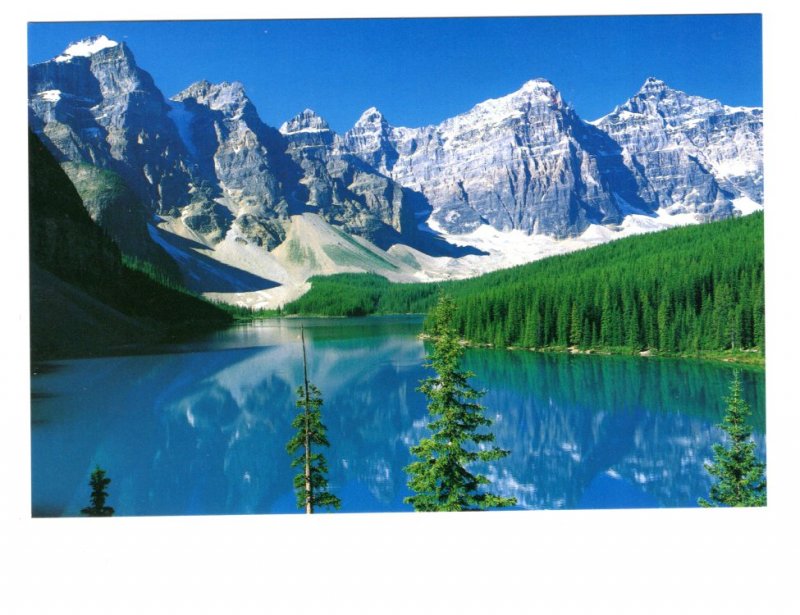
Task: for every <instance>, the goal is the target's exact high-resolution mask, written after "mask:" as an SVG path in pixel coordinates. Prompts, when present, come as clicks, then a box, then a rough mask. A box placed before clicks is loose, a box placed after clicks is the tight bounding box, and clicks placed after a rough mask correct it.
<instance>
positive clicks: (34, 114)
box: [28, 36, 190, 212]
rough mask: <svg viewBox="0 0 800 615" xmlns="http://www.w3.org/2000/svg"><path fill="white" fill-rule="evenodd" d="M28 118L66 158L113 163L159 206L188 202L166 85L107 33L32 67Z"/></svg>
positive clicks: (149, 201) (185, 172) (106, 165)
mask: <svg viewBox="0 0 800 615" xmlns="http://www.w3.org/2000/svg"><path fill="white" fill-rule="evenodd" d="M28 88H29V92H28V99H29V109H30V120H31V126H32V128H33V129H34V131H35V132H36V133H37V134H39V135H40V136H41V137H42V138H43V140H44V141H45V143H46V144H47V145H48V146H49V148H50V149H51V151H52V152H53V153H55V154H56V155H57V157H58V158H59V159H60V160H61V161H64V160H69V161H72V162H87V163H89V164H93V165H95V166H98V167H100V168H107V169H111V170H113V171H115V172H116V173H118V174H119V175H120V176H121V177H123V178H124V180H125V181H126V182H127V183H128V184H129V186H130V187H131V188H132V189H133V190H134V192H135V193H136V194H137V195H138V196H139V198H140V199H142V201H143V202H144V203H146V204H148V205H150V206H152V207H153V209H154V210H156V211H162V212H163V211H168V210H170V209H173V208H176V207H181V206H182V205H185V204H186V203H187V195H188V189H189V185H190V176H189V172H188V169H187V168H186V166H185V163H184V154H185V152H184V151H183V148H182V146H181V141H180V139H179V138H178V134H177V130H176V128H175V124H174V123H173V122H172V121H171V120H170V119H169V117H168V115H167V113H168V111H169V107H168V106H167V104H166V102H165V100H164V97H163V96H162V95H161V92H160V91H159V90H158V88H157V87H156V86H155V84H154V83H153V79H152V78H151V77H150V75H149V74H148V73H146V72H145V71H143V70H141V69H140V68H139V67H137V66H136V63H135V61H134V59H133V54H132V53H131V51H130V49H128V47H127V46H126V45H125V44H124V43H116V42H114V41H110V40H109V39H107V38H106V37H104V36H100V37H95V38H93V39H87V40H86V41H81V42H80V43H75V44H73V45H71V46H70V47H68V48H67V49H66V50H65V51H64V53H63V54H62V55H60V56H58V57H57V58H54V59H53V60H50V61H48V62H43V63H41V64H35V65H33V66H31V67H29V70H28Z"/></svg>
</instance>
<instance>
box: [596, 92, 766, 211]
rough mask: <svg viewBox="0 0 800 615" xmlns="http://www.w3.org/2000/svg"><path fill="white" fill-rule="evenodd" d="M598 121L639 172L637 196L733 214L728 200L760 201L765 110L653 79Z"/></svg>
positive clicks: (677, 207)
mask: <svg viewBox="0 0 800 615" xmlns="http://www.w3.org/2000/svg"><path fill="white" fill-rule="evenodd" d="M594 124H595V125H596V126H597V127H598V128H600V129H601V130H603V131H604V132H606V133H607V134H608V135H609V136H610V137H611V138H612V139H613V140H614V141H615V142H616V143H618V144H619V146H620V147H621V148H622V150H623V153H624V160H625V164H626V166H628V167H629V168H630V169H631V170H632V172H635V171H638V172H640V173H641V174H642V175H643V176H644V178H645V180H646V181H645V182H643V183H642V185H641V187H640V191H639V196H640V197H641V198H642V199H644V200H646V201H649V202H655V203H657V205H658V206H659V207H663V208H670V207H672V208H674V209H675V211H676V212H678V211H686V212H696V213H699V214H704V215H706V216H708V217H709V218H719V217H725V216H728V215H730V214H731V213H732V203H731V200H732V199H735V198H739V197H747V198H749V199H750V200H752V201H754V202H755V203H759V204H761V203H763V165H762V151H763V140H762V110H761V109H759V108H748V107H728V106H726V105H723V104H722V103H720V102H719V101H716V100H709V99H707V98H702V97H700V96H690V95H688V94H686V93H684V92H681V91H679V90H675V89H672V88H670V87H669V86H667V85H666V84H665V83H664V82H663V81H659V80H657V79H653V78H650V79H648V80H647V81H646V82H645V84H644V85H643V86H642V88H641V90H639V92H638V93H637V94H636V95H635V96H634V97H633V98H631V99H630V100H628V101H627V102H625V103H624V104H623V105H620V106H619V107H617V108H616V109H615V110H614V111H613V112H612V113H610V114H608V115H606V116H604V117H602V118H600V119H599V120H597V121H596V122H594Z"/></svg>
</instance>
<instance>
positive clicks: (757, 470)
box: [698, 371, 767, 507]
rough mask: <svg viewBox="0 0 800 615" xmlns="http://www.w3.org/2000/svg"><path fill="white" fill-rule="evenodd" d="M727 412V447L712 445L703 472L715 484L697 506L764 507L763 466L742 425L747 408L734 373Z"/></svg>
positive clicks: (723, 421) (765, 480)
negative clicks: (708, 461)
mask: <svg viewBox="0 0 800 615" xmlns="http://www.w3.org/2000/svg"><path fill="white" fill-rule="evenodd" d="M725 401H726V402H727V403H728V408H727V410H726V412H725V418H724V419H723V420H722V424H721V425H720V429H722V430H723V431H724V432H725V433H726V434H727V436H728V438H729V439H730V445H729V446H723V445H722V444H715V445H714V463H712V464H711V465H706V469H707V470H708V473H709V474H711V476H713V477H715V478H716V479H718V480H717V482H716V483H715V484H714V485H712V486H711V492H710V494H709V498H710V501H709V500H705V499H703V498H700V499H699V500H698V503H699V504H700V506H704V507H713V506H765V505H766V504H767V479H766V478H765V477H764V470H765V468H766V466H765V464H764V463H762V462H760V461H759V460H758V459H757V458H756V452H755V449H756V445H755V442H753V441H752V440H751V438H750V428H749V427H748V426H747V424H746V422H745V421H746V419H747V416H748V415H749V414H750V408H749V407H748V405H747V403H746V402H745V401H744V400H743V399H742V380H741V375H740V374H739V372H738V371H737V372H735V374H734V377H733V382H732V383H731V391H730V395H729V396H728V397H727V398H726V399H725Z"/></svg>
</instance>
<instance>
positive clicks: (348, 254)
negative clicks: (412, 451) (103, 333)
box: [28, 36, 763, 307]
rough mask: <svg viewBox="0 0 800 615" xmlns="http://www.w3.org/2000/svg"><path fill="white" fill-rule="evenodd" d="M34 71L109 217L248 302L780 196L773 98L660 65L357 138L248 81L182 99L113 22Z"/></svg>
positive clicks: (210, 290) (508, 260) (205, 289)
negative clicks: (598, 95) (682, 77)
mask: <svg viewBox="0 0 800 615" xmlns="http://www.w3.org/2000/svg"><path fill="white" fill-rule="evenodd" d="M28 74H29V91H28V101H29V122H30V126H31V128H32V130H33V132H34V133H36V134H37V136H39V138H40V139H41V140H42V142H43V143H44V144H45V146H46V147H47V148H48V149H49V150H50V152H51V153H52V154H53V155H54V156H55V157H56V159H57V160H58V161H59V162H60V163H61V165H62V168H63V169H64V170H65V172H66V173H67V175H68V176H69V177H70V179H71V180H72V182H73V183H74V184H75V186H76V188H77V190H78V192H79V193H80V196H81V198H82V199H83V202H84V205H85V206H86V208H87V210H88V211H89V213H90V215H91V217H92V219H94V220H95V222H96V223H97V224H99V225H100V226H101V227H102V228H103V229H104V230H105V231H106V232H107V233H108V235H110V236H111V237H112V238H113V239H114V240H115V241H116V243H117V244H118V245H119V246H120V249H121V250H122V251H123V252H124V253H126V254H128V255H130V256H133V257H136V258H138V259H141V260H143V261H147V262H151V263H153V264H155V265H157V266H159V267H162V268H166V269H169V268H173V269H176V270H179V272H180V273H179V275H181V276H182V278H183V283H184V284H185V285H186V286H187V287H189V288H190V289H192V290H194V291H196V292H200V293H203V294H204V295H206V296H208V297H210V298H213V299H217V300H222V301H227V302H231V303H239V304H244V305H250V306H257V307H277V306H279V305H282V304H283V303H285V302H286V301H288V300H290V299H292V298H294V297H296V296H298V295H299V294H302V293H303V292H304V291H305V290H306V289H307V288H308V283H307V279H308V278H309V277H310V276H312V275H317V274H328V273H336V272H343V271H374V272H376V273H380V274H381V275H384V276H386V277H388V278H389V279H391V280H394V281H430V280H439V279H446V278H453V277H468V276H472V275H476V274H479V273H482V272H485V271H489V270H493V269H498V268H501V267H507V266H510V265H514V264H519V263H522V262H526V261H530V260H535V259H537V258H541V257H542V256H547V255H549V254H554V253H561V252H567V251H570V250H574V249H577V248H581V247H585V246H588V245H593V244H596V243H601V242H604V241H608V240H611V239H614V238H616V237H621V236H625V235H628V234H633V233H638V232H644V231H650V230H658V229H660V228H666V227H669V226H674V225H678V224H687V223H696V222H704V221H709V220H715V219H720V218H726V217H730V216H733V215H739V214H742V213H749V212H751V211H754V210H756V209H761V208H762V207H763V162H762V158H763V153H762V152H763V141H762V122H763V120H762V110H761V109H760V108H751V107H731V106H726V105H724V104H722V103H720V102H719V101H716V100H710V99H706V98H702V97H699V96H692V95H689V94H686V93H684V92H681V91H679V90H676V89H673V88H670V87H669V86H667V85H666V84H665V83H664V82H662V81H659V80H657V79H654V78H648V79H647V80H646V81H645V83H644V85H643V86H642V88H641V89H640V90H639V91H638V92H637V93H636V94H634V95H633V96H632V97H631V98H630V99H629V100H627V101H625V102H623V103H622V104H620V105H618V106H617V107H616V108H615V109H614V110H613V111H612V112H611V113H609V114H608V115H606V116H604V117H602V118H599V119H597V120H594V121H591V122H587V121H584V120H583V119H581V118H580V117H579V116H578V114H577V113H576V112H575V110H574V109H572V107H571V106H570V105H569V104H567V103H566V102H565V101H564V100H563V98H562V96H561V94H560V93H559V91H558V90H557V89H556V87H555V86H554V85H553V84H552V83H550V82H549V81H547V80H544V79H534V80H531V81H528V82H527V83H525V84H523V85H522V87H521V88H520V89H519V90H517V91H516V92H513V93H511V94H509V95H507V96H503V97H501V98H497V99H491V100H487V101H484V102H481V103H479V104H477V105H476V106H475V107H473V108H472V109H471V110H469V111H467V112H465V113H463V114H461V115H458V116H456V117H453V118H450V119H447V120H445V121H443V122H442V123H440V124H438V125H432V126H425V127H420V128H406V127H399V126H394V125H392V124H391V123H390V122H389V120H388V119H387V118H385V117H384V116H383V114H382V113H381V112H380V111H379V110H378V109H376V108H370V109H367V110H366V111H365V112H364V113H363V114H362V116H361V117H360V118H359V120H358V121H357V122H356V124H355V125H354V126H353V127H352V128H351V129H350V130H348V131H347V132H345V133H344V134H341V135H340V134H336V133H335V132H334V131H333V130H331V128H330V126H329V125H328V124H327V122H326V121H325V120H324V119H323V118H322V117H320V116H319V115H317V114H316V113H315V112H313V111H312V110H309V109H306V110H304V111H302V112H301V113H299V114H298V115H296V116H295V117H293V118H291V119H289V120H287V121H286V122H285V123H283V124H282V125H281V126H280V127H278V128H274V127H271V126H268V125H267V124H265V123H264V122H263V121H262V120H261V119H260V117H259V115H258V112H257V110H256V108H255V106H254V104H253V103H252V101H251V100H250V99H249V98H248V97H247V94H246V92H245V90H244V87H243V85H242V84H240V83H237V82H233V83H228V82H223V83H217V84H212V83H209V82H207V81H200V82H197V83H194V84H191V85H189V86H188V87H187V88H186V89H184V90H183V91H181V92H179V93H178V94H176V95H174V96H172V97H171V98H166V97H165V96H164V95H163V94H162V93H161V91H160V90H159V89H158V87H157V86H156V84H155V83H154V81H153V79H152V77H151V76H150V75H149V74H148V73H147V72H146V71H144V70H142V69H141V68H139V67H138V66H137V64H136V62H135V59H134V56H133V53H132V52H131V50H130V49H129V48H128V46H127V45H126V44H125V43H117V42H115V41H112V40H110V39H108V38H107V37H105V36H97V37H93V38H90V39H85V40H83V41H80V42H77V43H73V44H71V45H70V46H69V47H68V48H67V49H66V50H65V51H64V52H63V53H62V54H61V55H59V56H58V57H56V58H53V59H52V60H49V61H47V62H42V63H39V64H35V65H32V66H30V67H29V72H28ZM167 255H168V256H167Z"/></svg>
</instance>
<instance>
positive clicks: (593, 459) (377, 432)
mask: <svg viewBox="0 0 800 615" xmlns="http://www.w3.org/2000/svg"><path fill="white" fill-rule="evenodd" d="M301 324H303V325H304V326H305V327H306V341H307V347H308V354H309V376H310V379H311V381H312V382H314V383H315V384H316V385H317V386H318V387H319V389H320V390H321V392H322V395H323V398H324V402H325V403H324V406H323V419H324V421H325V423H326V424H327V426H328V437H329V440H330V442H331V447H330V449H328V450H327V451H326V457H327V459H328V463H329V466H330V472H329V480H330V485H331V488H332V490H333V491H334V493H335V494H336V495H338V496H339V497H340V499H341V500H342V505H343V506H342V510H343V511H345V512H380V511H410V510H411V508H410V507H409V506H408V505H406V504H403V498H404V497H405V496H407V495H409V492H408V489H407V487H406V481H407V477H406V474H405V473H404V471H403V468H404V467H405V466H406V465H407V464H408V463H409V462H410V461H411V457H410V455H409V452H408V448H409V446H410V445H411V444H413V443H416V442H417V441H418V440H419V439H420V438H422V437H424V436H425V435H427V433H428V432H427V430H426V428H425V424H426V421H427V411H426V406H425V398H424V397H423V396H422V395H421V394H420V393H419V392H417V391H416V387H417V386H418V383H419V380H420V379H421V378H424V377H426V376H428V375H429V374H430V372H429V371H428V370H426V369H425V368H424V367H423V363H424V356H425V352H426V349H425V346H424V345H423V342H421V341H420V340H419V339H418V338H417V335H418V333H419V331H420V328H421V321H420V319H419V318H416V317H387V318H365V319H351V320H299V319H291V320H275V321H264V322H261V323H255V324H252V325H247V326H242V327H235V328H232V329H229V330H227V331H224V332H220V333H216V334H213V335H210V336H207V337H204V338H202V339H199V340H197V341H195V342H192V343H186V344H182V345H180V346H173V347H169V348H167V347H164V348H161V349H159V352H158V353H157V354H146V355H135V356H124V357H108V358H102V359H82V360H72V361H58V362H54V363H52V364H50V365H48V366H46V367H47V369H43V370H41V372H40V373H39V374H37V375H35V376H34V377H33V380H32V383H33V384H32V389H33V390H32V393H33V402H32V417H31V418H32V424H31V437H32V492H33V502H32V510H33V515H34V516H72V515H77V514H78V513H79V510H80V509H81V508H82V507H84V506H86V505H87V503H88V499H89V487H88V485H87V482H88V478H89V475H90V474H91V471H92V469H93V468H94V466H95V464H99V465H100V466H102V467H103V468H104V469H106V471H107V473H108V476H109V477H110V478H111V479H112V481H113V482H112V483H111V485H110V487H109V493H110V497H109V501H108V503H109V504H110V505H111V506H113V507H114V508H115V509H116V511H117V514H118V515H191V514H246V513H294V512H299V511H298V510H297V508H296V506H295V499H294V493H293V491H292V476H293V474H294V470H293V469H292V468H291V467H290V465H289V464H290V458H289V456H288V454H287V453H286V451H285V445H286V442H287V441H288V440H289V438H290V437H291V435H292V429H291V427H290V423H291V421H292V418H293V416H294V415H295V413H296V411H297V410H296V408H295V405H294V404H295V390H296V388H297V386H298V384H300V383H301V382H302V355H301V347H300V335H299V331H300V325H301ZM465 367H466V368H467V369H470V370H471V371H473V372H475V374H476V375H475V377H474V378H473V381H472V382H473V384H474V385H475V386H476V387H478V388H485V389H486V390H487V394H486V396H485V397H484V398H483V400H482V402H483V404H484V405H485V406H486V407H487V414H488V415H489V416H490V417H491V418H493V419H494V421H495V423H494V426H493V431H494V433H495V434H496V437H497V444H498V445H499V446H501V447H503V448H507V449H509V450H511V455H510V456H509V457H507V458H505V459H503V460H501V461H499V462H496V463H494V464H491V465H490V466H488V467H484V468H482V470H483V471H484V472H486V473H487V474H488V475H489V476H490V477H491V478H492V481H493V487H492V489H493V490H494V491H495V492H497V493H499V494H502V495H513V496H514V497H516V498H517V500H518V502H519V508H528V509H531V508H533V509H576V508H608V507H616V508H631V507H685V506H695V505H696V501H697V498H698V497H700V496H706V495H707V493H708V488H709V486H710V484H711V482H710V478H709V477H708V475H707V473H706V472H705V470H704V469H703V462H704V461H706V460H710V459H711V458H712V451H711V446H712V444H713V443H715V442H718V441H720V439H721V437H722V435H721V432H720V431H719V429H718V428H717V427H716V424H718V423H719V422H720V420H721V417H722V413H723V411H724V407H725V404H724V402H723V400H722V398H723V397H724V396H725V395H726V394H727V391H728V387H729V385H730V380H731V377H732V372H733V370H732V368H729V367H727V366H724V365H716V364H708V363H700V362H694V361H686V360H684V361H681V360H659V359H644V358H628V357H597V356H569V355H562V354H541V353H533V352H524V351H505V350H489V349H471V350H469V351H468V352H467V354H466V358H465ZM742 377H743V386H744V395H745V399H746V400H747V401H748V403H749V404H750V406H751V409H752V410H753V417H752V427H753V431H754V438H755V440H756V443H757V446H758V451H759V454H760V455H761V456H762V458H763V456H764V454H765V443H764V431H765V421H764V372H763V371H758V370H756V371H753V370H747V371H744V372H743V374H742Z"/></svg>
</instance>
